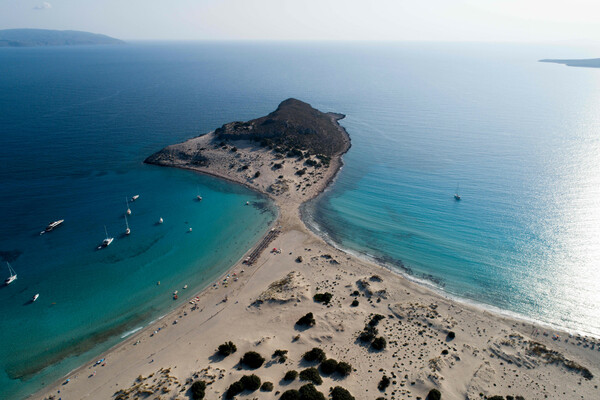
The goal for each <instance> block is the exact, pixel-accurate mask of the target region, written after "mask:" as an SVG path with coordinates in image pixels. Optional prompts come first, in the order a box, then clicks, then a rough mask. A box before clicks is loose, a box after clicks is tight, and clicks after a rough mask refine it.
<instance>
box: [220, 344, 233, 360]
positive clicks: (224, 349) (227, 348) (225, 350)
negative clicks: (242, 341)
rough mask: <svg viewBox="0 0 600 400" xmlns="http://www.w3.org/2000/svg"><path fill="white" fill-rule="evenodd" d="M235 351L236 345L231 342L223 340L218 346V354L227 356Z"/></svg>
mask: <svg viewBox="0 0 600 400" xmlns="http://www.w3.org/2000/svg"><path fill="white" fill-rule="evenodd" d="M236 351H237V346H236V345H235V344H233V342H225V343H223V344H222V345H220V346H219V354H220V355H222V356H223V357H227V356H228V355H230V354H233V353H235V352H236Z"/></svg>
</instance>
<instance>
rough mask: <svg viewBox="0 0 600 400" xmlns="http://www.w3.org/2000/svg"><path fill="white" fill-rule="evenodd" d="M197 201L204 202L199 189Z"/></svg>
mask: <svg viewBox="0 0 600 400" xmlns="http://www.w3.org/2000/svg"><path fill="white" fill-rule="evenodd" d="M196 200H198V201H202V196H200V188H199V187H198V195H197V196H196Z"/></svg>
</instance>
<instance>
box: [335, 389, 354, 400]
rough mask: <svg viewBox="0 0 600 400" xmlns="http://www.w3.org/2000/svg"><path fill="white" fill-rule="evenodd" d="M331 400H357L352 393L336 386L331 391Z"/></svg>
mask: <svg viewBox="0 0 600 400" xmlns="http://www.w3.org/2000/svg"><path fill="white" fill-rule="evenodd" d="M331 400H355V399H354V396H352V395H351V394H350V392H349V391H348V390H346V389H344V388H343V387H341V386H336V387H334V388H333V389H332V390H331Z"/></svg>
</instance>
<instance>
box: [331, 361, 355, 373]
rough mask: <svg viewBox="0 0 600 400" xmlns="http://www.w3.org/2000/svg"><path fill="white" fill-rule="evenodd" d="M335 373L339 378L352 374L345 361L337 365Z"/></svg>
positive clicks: (350, 367)
mask: <svg viewBox="0 0 600 400" xmlns="http://www.w3.org/2000/svg"><path fill="white" fill-rule="evenodd" d="M335 371H336V372H337V373H338V374H340V375H341V376H348V375H350V373H351V372H352V365H350V364H348V363H347V362H345V361H340V362H339V363H338V365H337V368H336V369H335Z"/></svg>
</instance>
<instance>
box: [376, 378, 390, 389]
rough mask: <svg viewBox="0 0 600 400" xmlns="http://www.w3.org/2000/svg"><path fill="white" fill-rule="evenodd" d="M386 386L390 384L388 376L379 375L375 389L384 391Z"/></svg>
mask: <svg viewBox="0 0 600 400" xmlns="http://www.w3.org/2000/svg"><path fill="white" fill-rule="evenodd" d="M388 386H390V378H388V377H387V376H385V375H384V376H382V377H381V380H380V381H379V383H378V384H377V389H379V390H381V391H382V392H384V391H385V389H387V387H388Z"/></svg>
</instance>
